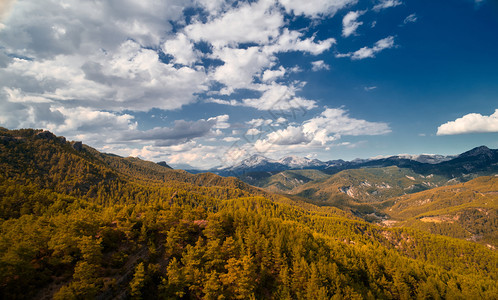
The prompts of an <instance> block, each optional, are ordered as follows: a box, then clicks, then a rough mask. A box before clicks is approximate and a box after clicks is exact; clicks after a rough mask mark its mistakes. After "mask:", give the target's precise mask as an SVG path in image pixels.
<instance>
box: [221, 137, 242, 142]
mask: <svg viewBox="0 0 498 300" xmlns="http://www.w3.org/2000/svg"><path fill="white" fill-rule="evenodd" d="M238 140H240V138H238V137H233V136H227V137H225V138H223V141H225V142H229V143H231V142H236V141H238Z"/></svg>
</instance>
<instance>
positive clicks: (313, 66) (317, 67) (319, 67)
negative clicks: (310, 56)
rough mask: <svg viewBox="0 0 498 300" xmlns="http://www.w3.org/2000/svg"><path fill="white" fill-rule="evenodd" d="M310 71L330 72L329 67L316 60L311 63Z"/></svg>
mask: <svg viewBox="0 0 498 300" xmlns="http://www.w3.org/2000/svg"><path fill="white" fill-rule="evenodd" d="M311 70H313V71H315V72H316V71H320V70H330V66H329V65H327V64H326V63H325V62H324V61H323V60H317V61H313V62H311Z"/></svg>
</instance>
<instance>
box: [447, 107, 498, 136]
mask: <svg viewBox="0 0 498 300" xmlns="http://www.w3.org/2000/svg"><path fill="white" fill-rule="evenodd" d="M478 132H498V109H496V110H495V112H494V113H493V114H492V115H490V116H483V115H481V114H478V113H471V114H467V115H465V116H463V117H461V118H458V119H456V120H455V121H450V122H447V123H445V124H442V125H441V126H439V127H438V129H437V135H454V134H465V133H478Z"/></svg>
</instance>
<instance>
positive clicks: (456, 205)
mask: <svg viewBox="0 0 498 300" xmlns="http://www.w3.org/2000/svg"><path fill="white" fill-rule="evenodd" d="M390 201H393V205H392V206H390V207H389V208H388V209H386V210H385V212H386V213H387V214H389V215H390V217H391V218H392V219H393V220H396V221H398V222H399V223H397V226H410V227H413V228H418V229H422V230H427V231H429V232H431V233H437V234H444V235H448V236H452V237H458V238H465V239H468V240H473V241H477V242H481V243H483V244H488V245H490V246H491V247H493V248H496V247H498V177H497V176H491V177H489V176H484V177H479V178H476V179H474V180H471V181H468V182H465V183H461V184H457V185H453V186H446V187H440V188H435V189H432V190H428V191H424V192H420V193H416V194H412V195H405V196H402V197H399V198H394V199H392V200H390Z"/></svg>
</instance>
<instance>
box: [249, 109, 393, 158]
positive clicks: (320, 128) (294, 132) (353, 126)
mask: <svg viewBox="0 0 498 300" xmlns="http://www.w3.org/2000/svg"><path fill="white" fill-rule="evenodd" d="M389 132H391V129H390V128H389V125H388V124H386V123H383V122H369V121H366V120H361V119H355V118H351V117H350V116H349V114H348V112H347V111H346V110H344V109H341V108H327V109H325V111H323V112H322V113H321V114H320V115H318V116H316V117H314V118H311V119H309V120H306V121H304V122H303V123H302V124H300V125H289V126H287V128H284V129H279V130H276V131H273V132H271V133H269V134H268V135H267V137H266V138H265V139H261V140H258V141H257V142H256V143H255V147H256V148H257V149H258V150H259V151H261V150H262V149H265V148H266V149H270V148H273V149H279V147H280V146H295V147H326V146H327V145H330V142H333V141H336V140H338V139H340V138H341V136H348V135H349V136H361V135H381V134H386V133H389Z"/></svg>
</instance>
